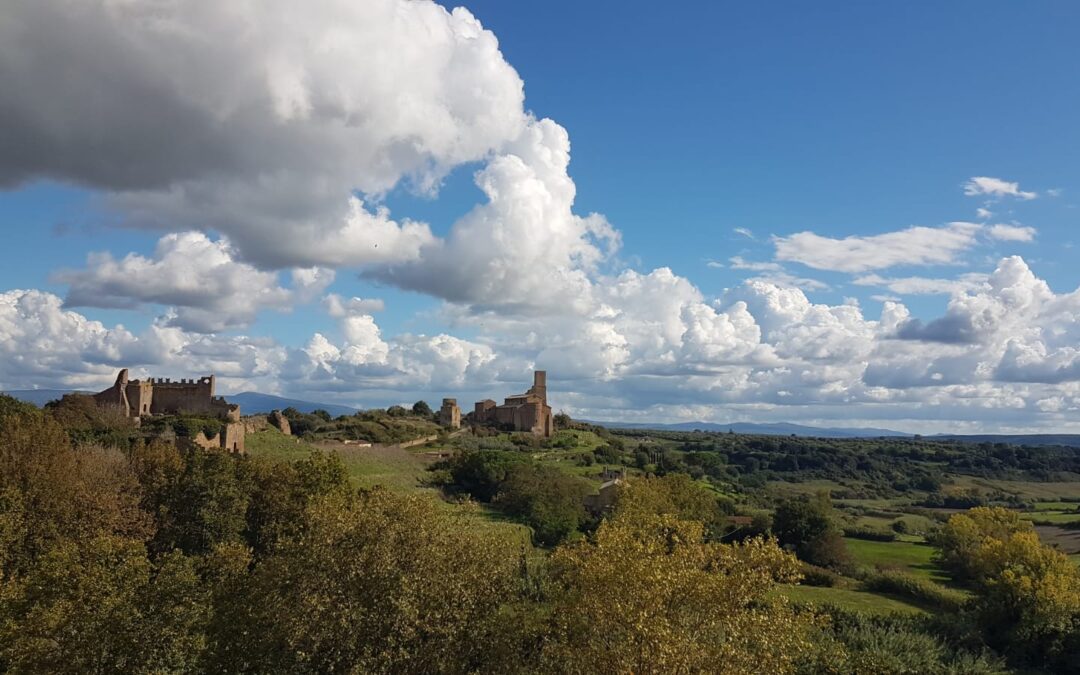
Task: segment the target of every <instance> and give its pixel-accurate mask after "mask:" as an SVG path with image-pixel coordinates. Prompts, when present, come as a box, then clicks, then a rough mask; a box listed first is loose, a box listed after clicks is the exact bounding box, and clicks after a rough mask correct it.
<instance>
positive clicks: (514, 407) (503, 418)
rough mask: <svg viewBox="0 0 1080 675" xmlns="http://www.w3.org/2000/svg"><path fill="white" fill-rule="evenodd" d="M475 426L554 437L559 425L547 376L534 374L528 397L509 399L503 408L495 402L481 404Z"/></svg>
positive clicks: (526, 395)
mask: <svg viewBox="0 0 1080 675" xmlns="http://www.w3.org/2000/svg"><path fill="white" fill-rule="evenodd" d="M473 422H474V423H476V424H496V425H498V426H501V427H507V428H512V429H513V430H514V431H530V432H532V433H534V434H536V435H537V436H544V437H547V436H551V435H552V434H554V433H555V423H554V420H553V418H552V415H551V406H549V405H548V402H547V372H546V371H543V370H537V371H536V372H534V373H533V386H532V387H530V388H529V390H528V391H527V392H525V393H524V394H517V395H516V396H508V397H506V399H505V400H504V401H503V404H502V405H496V404H495V401H492V400H491V399H486V400H483V401H477V403H476V406H475V408H474V409H473Z"/></svg>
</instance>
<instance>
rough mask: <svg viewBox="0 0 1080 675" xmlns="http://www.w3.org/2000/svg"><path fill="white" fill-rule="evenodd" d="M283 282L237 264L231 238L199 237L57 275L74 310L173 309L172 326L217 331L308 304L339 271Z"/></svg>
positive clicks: (316, 271)
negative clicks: (289, 283) (270, 311)
mask: <svg viewBox="0 0 1080 675" xmlns="http://www.w3.org/2000/svg"><path fill="white" fill-rule="evenodd" d="M277 277H278V275H277V274H276V273H274V272H263V271H260V270H258V269H256V268H254V267H252V266H251V265H249V264H246V263H242V262H239V261H237V260H236V259H235V252H234V251H233V249H232V246H231V245H230V244H229V242H228V241H227V240H224V239H219V240H217V241H212V240H211V239H209V238H208V237H207V236H206V235H204V234H202V233H201V232H184V233H180V234H169V235H166V236H164V237H162V238H161V239H160V240H159V241H158V244H157V248H156V249H155V251H154V254H153V257H151V258H147V257H145V256H141V255H137V254H134V253H132V254H129V255H127V256H125V257H124V258H122V259H121V260H116V259H114V258H113V257H112V256H111V255H109V254H108V253H92V254H90V256H89V259H88V261H87V267H86V269H84V270H67V271H63V272H60V273H58V274H56V275H55V278H56V279H57V280H58V281H60V282H63V283H66V284H68V285H69V286H70V289H69V291H68V295H67V299H66V300H65V304H66V305H67V306H69V307H115V308H124V309H137V308H139V307H141V306H142V305H143V304H145V303H151V304H158V305H164V306H166V307H169V308H170V311H169V314H168V318H167V324H168V325H170V326H178V327H180V328H184V329H187V330H192V331H197V332H202V333H211V332H215V331H221V330H224V329H226V328H234V327H246V326H248V325H250V324H251V323H252V322H253V321H254V320H255V316H256V314H257V312H258V311H259V310H261V309H276V310H288V309H290V308H291V307H292V305H293V303H294V302H298V301H300V302H302V301H306V300H310V299H312V298H313V297H315V296H317V295H319V294H320V293H321V292H322V291H323V290H324V289H325V288H326V287H327V286H328V285H329V284H330V283H331V282H332V281H333V279H334V272H333V271H332V270H327V269H322V268H308V269H296V270H294V271H293V274H292V282H293V284H292V286H293V287H292V288H291V289H286V288H283V287H281V286H279V285H278V278H277Z"/></svg>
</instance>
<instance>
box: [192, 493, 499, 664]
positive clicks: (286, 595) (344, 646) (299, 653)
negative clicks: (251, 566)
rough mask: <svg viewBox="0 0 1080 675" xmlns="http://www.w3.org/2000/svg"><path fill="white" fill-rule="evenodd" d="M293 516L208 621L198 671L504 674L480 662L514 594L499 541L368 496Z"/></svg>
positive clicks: (385, 497)
mask: <svg viewBox="0 0 1080 675" xmlns="http://www.w3.org/2000/svg"><path fill="white" fill-rule="evenodd" d="M305 520H306V522H305V525H304V528H303V529H304V535H303V536H302V537H295V538H290V539H287V540H285V541H283V542H281V545H280V546H278V547H277V548H276V549H275V552H274V553H273V555H271V556H270V557H269V558H268V559H266V560H265V561H264V562H263V563H262V564H260V565H258V566H257V567H256V568H255V571H254V572H253V574H252V575H251V577H250V578H249V579H247V580H246V581H245V582H243V583H242V584H241V585H240V586H239V587H238V588H237V589H236V595H235V600H234V602H232V603H230V604H229V605H228V606H226V607H225V608H224V611H223V613H222V615H221V616H220V617H218V618H217V619H216V620H215V624H214V627H213V629H212V631H211V645H212V653H211V654H210V655H209V658H208V664H207V665H206V669H207V670H211V671H215V672H237V671H249V672H283V673H291V672H320V673H345V672H399V673H446V672H451V673H458V672H474V671H480V672H498V671H501V670H505V668H500V667H498V666H497V665H494V664H492V663H491V662H490V659H491V658H492V654H493V653H494V652H495V651H496V650H495V644H496V643H497V642H498V640H497V638H496V636H497V635H499V631H500V630H501V626H500V614H499V607H500V606H501V605H502V604H503V603H505V602H507V601H509V600H510V599H512V598H513V597H514V594H515V592H516V591H515V589H516V584H517V578H518V556H517V554H516V551H517V548H516V546H514V545H513V544H512V543H511V542H508V541H505V540H503V539H502V538H501V537H500V536H499V535H497V534H496V533H495V532H493V531H492V530H490V529H477V528H476V527H475V526H474V525H472V524H469V522H468V516H466V515H464V514H462V513H461V512H460V511H456V512H448V511H447V510H446V509H444V508H441V507H440V506H439V504H438V503H436V501H435V500H431V499H425V498H421V497H413V496H400V495H395V494H392V493H390V492H387V491H385V490H378V489H377V490H373V491H370V492H364V493H362V494H361V495H360V496H359V497H358V499H356V500H355V501H351V502H349V501H344V500H342V499H339V498H327V499H323V500H320V501H319V502H318V503H316V504H313V505H312V506H311V507H310V508H309V509H308V510H307V512H306V514H305ZM238 627H242V629H238Z"/></svg>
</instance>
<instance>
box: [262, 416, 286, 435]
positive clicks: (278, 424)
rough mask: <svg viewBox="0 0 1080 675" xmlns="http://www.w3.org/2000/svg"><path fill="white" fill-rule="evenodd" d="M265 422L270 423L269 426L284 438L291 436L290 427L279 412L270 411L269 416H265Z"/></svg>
mask: <svg viewBox="0 0 1080 675" xmlns="http://www.w3.org/2000/svg"><path fill="white" fill-rule="evenodd" d="M266 421H267V422H269V423H270V426H272V427H274V428H275V429H277V430H278V431H280V432H281V433H283V434H285V435H286V436H292V427H291V426H290V425H289V420H288V418H286V417H285V416H284V415H282V414H281V411H280V410H271V411H270V414H269V415H267V416H266Z"/></svg>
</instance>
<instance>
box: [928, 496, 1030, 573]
mask: <svg viewBox="0 0 1080 675" xmlns="http://www.w3.org/2000/svg"><path fill="white" fill-rule="evenodd" d="M1029 530H1031V523H1030V522H1028V521H1025V520H1021V519H1020V514H1018V513H1017V512H1016V511H1011V510H1009V509H1003V508H1001V507H998V506H993V507H987V506H977V507H975V508H973V509H970V510H969V511H966V512H965V513H958V514H956V515H954V516H952V517H951V518H949V521H948V522H947V523H946V524H945V525H944V526H942V528H941V530H940V531H939V532H938V533H937V534H936V535H935V536H934V537H933V540H932V543H933V544H935V545H936V546H937V547H938V553H937V556H936V560H937V563H938V564H939V565H941V566H942V567H944V568H945V569H947V570H949V571H950V572H951V573H952V574H953V576H954V577H956V578H957V579H963V580H972V579H978V578H980V577H982V576H985V575H986V570H985V569H981V568H980V565H981V564H982V561H981V559H980V557H979V556H976V555H975V552H976V551H977V550H978V549H979V548H980V547H981V546H982V545H983V544H984V543H985V542H986V541H987V540H988V539H998V540H1005V539H1008V538H1009V536H1010V535H1012V534H1014V533H1017V532H1024V531H1029Z"/></svg>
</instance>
